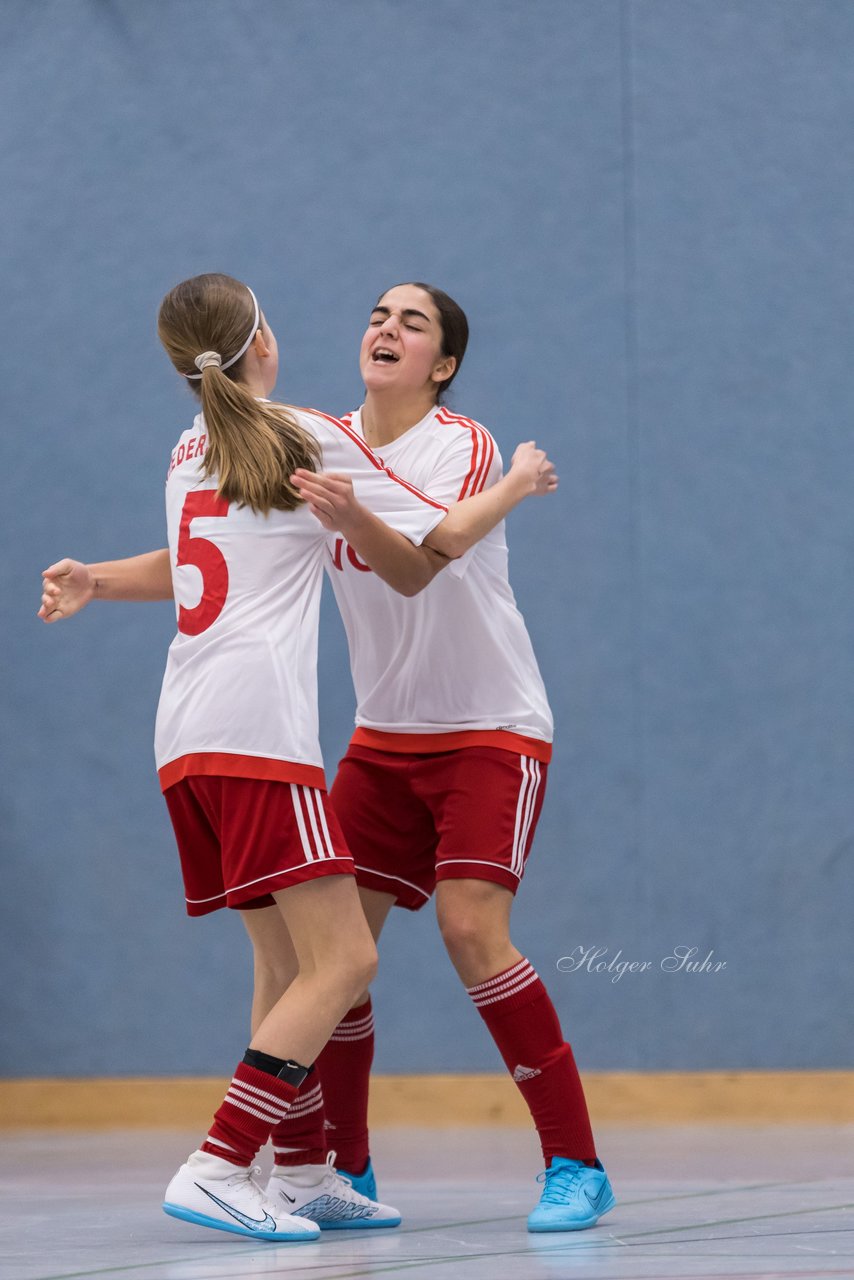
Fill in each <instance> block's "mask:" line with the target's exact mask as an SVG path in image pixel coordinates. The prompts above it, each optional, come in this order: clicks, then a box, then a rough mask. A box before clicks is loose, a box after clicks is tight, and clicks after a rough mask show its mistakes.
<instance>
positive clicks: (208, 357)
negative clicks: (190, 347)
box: [184, 285, 261, 380]
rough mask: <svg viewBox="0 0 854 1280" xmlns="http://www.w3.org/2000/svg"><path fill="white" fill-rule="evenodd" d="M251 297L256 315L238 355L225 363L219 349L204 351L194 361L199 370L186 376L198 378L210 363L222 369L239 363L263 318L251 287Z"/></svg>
mask: <svg viewBox="0 0 854 1280" xmlns="http://www.w3.org/2000/svg"><path fill="white" fill-rule="evenodd" d="M246 288H247V289H249V285H247V286H246ZM249 297H250V298H251V299H252V305H253V306H254V307H255V315H254V317H253V319H252V328H251V329H250V330H249V337H248V338H247V339H246V341H245V342H244V344H243V346H242V347H241V348H240V350H239V351H238V353H237V355H236V356H232V357H231V359H230V360H226V362H225V364H223V363H222V356H221V355H220V354H219V352H218V351H203V352H202V353H201V355H198V356H196V358H195V360H194V362H193V363H194V364H195V366H196V368H197V369H198V370H199V372H198V373H187V374H185V375H184V376H185V377H187V378H191V379H193V380H198V379H199V378H200V377H201V376H202V373H201V371H202V369H207V367H208V365H218V366H219V367H220V369H230V368H231V366H232V365H233V364H237V362H238V360H239V359H240V357H241V356H242V355H245V354H246V352H247V351H248V350H249V347H250V345H251V342H252V339H253V338H254V337H255V334H256V333H257V332H258V321H259V320H260V319H261V311H260V309H259V307H258V299H257V298H256V297H255V294H254V293H253V292H252V290H251V289H249Z"/></svg>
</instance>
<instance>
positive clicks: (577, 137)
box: [0, 0, 854, 1075]
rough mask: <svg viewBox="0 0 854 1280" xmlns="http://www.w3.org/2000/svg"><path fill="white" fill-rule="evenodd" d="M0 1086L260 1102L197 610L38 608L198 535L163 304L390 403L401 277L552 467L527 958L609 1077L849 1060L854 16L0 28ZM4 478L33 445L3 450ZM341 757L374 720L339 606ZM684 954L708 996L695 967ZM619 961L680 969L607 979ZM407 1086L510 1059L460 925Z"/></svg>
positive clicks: (419, 1008)
mask: <svg viewBox="0 0 854 1280" xmlns="http://www.w3.org/2000/svg"><path fill="white" fill-rule="evenodd" d="M3 17H4V24H3V25H4V35H3V42H2V48H0V107H2V110H0V158H1V159H2V172H3V174H4V181H3V188H2V195H0V212H2V219H0V226H2V230H0V235H1V236H2V241H0V254H2V275H0V279H2V286H3V294H4V299H3V302H4V305H3V308H2V318H0V324H2V335H0V374H1V375H2V387H3V399H4V402H5V412H4V430H3V433H2V436H3V439H2V449H3V453H4V462H3V467H4V472H3V473H4V474H5V475H6V477H7V483H6V486H5V494H4V521H3V525H4V529H5V537H6V540H7V545H6V546H5V549H4V554H3V556H2V560H0V573H2V594H3V598H4V601H5V604H4V610H3V631H4V636H3V640H4V649H3V652H4V656H5V661H4V675H5V681H4V684H5V710H4V716H3V740H4V741H3V751H4V758H3V768H2V775H0V776H2V787H3V801H2V827H0V834H1V835H2V841H3V878H4V893H3V894H2V898H0V945H2V949H3V952H4V954H3V957H2V960H3V971H4V974H5V978H4V982H3V989H2V1003H3V1008H2V1010H0V1070H2V1071H3V1072H4V1073H5V1074H7V1075H27V1074H32V1075H50V1074H60V1075H99V1074H121V1073H129V1074H137V1073H152V1074H156V1073H164V1074H171V1073H181V1072H187V1073H223V1072H226V1071H228V1070H229V1069H230V1068H231V1066H232V1065H233V1062H234V1060H235V1057H236V1055H237V1054H238V1053H239V1052H240V1051H241V1050H242V1047H243V1045H244V1044H245V1040H246V1023H247V1012H246V1011H247V1008H248V991H249V957H248V948H247V944H246V942H245V940H244V937H243V934H242V928H241V926H240V923H239V921H238V920H237V919H235V918H233V917H227V916H226V914H225V913H220V914H219V915H217V916H215V917H212V918H209V919H207V920H204V921H188V920H187V919H185V917H184V915H183V906H182V900H181V892H180V885H179V877H178V869H177V859H176V856H175V853H174V850H173V845H172V838H171V833H170V830H169V827H168V823H167V820H166V817H165V809H164V806H163V803H162V799H161V797H160V795H159V793H158V789H157V783H156V779H155V776H154V771H153V761H152V752H151V733H152V726H153V716H154V708H155V704H156V698H157V691H158V685H159V678H160V674H161V670H162V666H163V661H164V653H165V649H166V646H167V644H168V641H169V639H170V636H171V632H172V625H173V616H172V613H171V610H170V608H169V607H168V606H165V605H163V606H159V605H158V606H149V607H144V606H130V605H122V606H113V607H108V606H104V607H98V606H96V607H93V608H91V609H90V610H89V611H88V612H87V613H86V614H84V615H82V616H81V617H80V618H78V619H76V620H75V621H74V622H73V623H69V624H67V625H60V626H55V627H50V628H48V627H44V626H42V625H41V624H40V623H38V622H37V621H36V619H35V616H34V615H35V611H36V609H37V607H38V595H39V571H40V570H41V568H42V567H44V565H45V564H47V563H48V562H50V561H51V560H52V559H55V558H57V557H58V556H59V555H61V554H66V553H68V554H73V555H76V556H78V557H81V558H85V559H99V558H102V557H106V556H110V555H119V554H129V553H132V552H136V551H140V550H144V549H146V548H148V547H151V546H156V545H159V544H160V543H162V541H163V525H164V520H163V512H162V478H163V474H164V470H165V465H166V461H167V458H168V454H169V450H170V448H171V446H172V444H173V442H174V439H175V437H176V436H177V434H178V433H179V432H180V430H182V429H183V427H184V426H185V425H186V423H187V422H188V420H189V417H190V415H191V413H192V411H193V409H192V404H191V401H190V400H189V398H188V397H187V395H186V392H185V391H184V389H183V388H182V387H181V386H180V385H179V384H178V381H177V379H176V378H175V377H174V376H173V374H172V373H171V370H170V368H169V366H168V364H167V362H166V360H165V358H164V356H163V355H162V353H161V351H160V350H159V348H158V346H157V343H156V339H155V336H154V317H155V312H156V307H157V304H158V302H159V299H160V297H161V296H162V294H163V293H164V292H165V291H166V289H168V288H169V287H170V286H171V285H172V284H173V283H175V281H176V280H178V279H180V278H182V277H184V276H187V275H190V274H193V273H195V272H197V271H202V270H224V271H229V272H232V273H233V274H235V275H238V276H240V277H243V278H245V279H247V280H249V281H250V282H251V283H252V284H253V286H254V287H255V288H256V291H257V292H258V293H259V295H260V297H261V300H262V304H263V305H264V307H265V309H266V311H267V314H268V316H269V318H270V320H271V322H272V323H273V325H274V327H275V328H276V329H277V332H278V334H279V339H280V347H281V350H282V356H283V361H282V363H283V376H282V382H281V384H280V391H281V392H282V393H283V394H284V395H286V396H287V397H288V398H290V399H291V400H293V401H295V402H296V403H308V404H314V405H317V406H319V407H322V408H325V409H328V410H331V411H342V412H343V411H344V410H346V409H348V408H351V407H352V406H353V405H354V404H355V403H357V402H358V399H359V394H360V384H359V380H358V370H357V363H356V350H357V342H358V338H359V336H360V334H361V331H362V327H363V324H364V321H365V318H366V315H367V312H368V310H369V307H370V305H371V303H372V302H373V300H374V298H375V297H376V295H377V294H378V293H379V292H380V291H381V289H382V288H384V287H385V286H386V285H388V284H390V283H393V282H395V281H397V280H400V279H412V278H424V279H429V280H435V281H436V282H437V283H439V284H441V285H443V286H444V287H445V288H447V289H448V290H449V291H450V292H451V293H453V294H454V295H455V296H456V297H457V298H459V300H460V301H461V302H462V303H463V305H464V306H465V307H466V309H467V311H468V313H469V317H470V320H471V322H472V328H473V333H474V338H473V342H472V346H471V348H470V353H469V355H468V357H467V361H466V366H465V369H464V372H463V374H462V376H461V378H460V379H459V384H458V389H456V395H455V400H454V401H453V403H454V405H455V407H457V408H458V409H460V410H462V411H464V412H465V413H467V414H470V415H471V416H474V417H477V418H478V419H480V420H481V421H483V422H485V423H486V424H487V425H489V426H490V427H491V428H492V429H493V431H494V432H495V434H496V435H497V437H498V439H499V441H500V443H501V445H502V447H503V448H504V450H505V452H508V451H509V450H510V449H511V447H512V445H513V443H514V442H515V441H517V440H518V439H520V438H527V437H530V436H532V435H533V436H536V437H537V438H538V439H539V440H540V441H541V442H543V443H544V444H546V445H547V447H548V448H549V449H550V451H551V452H552V453H553V455H554V456H555V457H556V458H557V460H558V462H559V465H560V470H561V473H562V486H561V490H560V494H559V496H558V498H557V499H556V500H554V501H551V502H549V503H547V504H546V503H542V504H537V505H533V504H532V505H531V506H530V508H529V509H525V510H523V511H521V512H520V513H518V514H517V515H516V516H515V517H514V518H513V520H512V522H511V527H510V538H511V546H512V571H513V578H514V584H515V587H516V590H517V595H518V598H519V601H520V604H521V606H522V608H523V610H524V612H525V613H526V616H527V618H528V620H529V624H530V627H531V630H532V633H533V636H534V640H535V644H536V647H537V650H538V653H539V655H540V658H541V663H542V667H543V670H544V674H545V676H546V679H547V683H548V685H549V689H550V693H551V695H552V700H553V703H554V708H555V712H556V717H557V726H558V746H557V752H556V758H555V763H554V766H553V771H552V781H551V788H550V794H549V797H548V799H547V803H546V809H545V813H544V817H543V821H542V823H541V828H540V833H539V837H538V841H537V844H536V847H535V853H534V855H533V861H532V864H531V867H530V871H529V877H528V879H527V881H526V883H525V886H524V889H523V892H522V894H521V896H520V898H519V902H518V906H517V908H516V930H515V933H516V940H517V942H518V944H519V945H520V946H521V947H522V949H523V950H524V951H525V952H526V953H527V954H528V955H529V957H530V958H531V960H532V962H533V963H534V964H535V965H536V966H537V967H538V968H539V969H540V971H541V973H542V974H543V976H544V978H545V979H546V981H547V983H548V985H549V987H550V989H551V991H552V994H553V996H554V998H555V1001H556V1003H557V1005H558V1007H559V1009H560V1012H561V1015H562V1017H563V1020H564V1024H565V1027H566V1030H567V1034H568V1035H569V1037H570V1038H571V1039H572V1040H573V1042H574V1045H575V1048H576V1053H577V1056H578V1059H579V1062H580V1063H581V1065H582V1067H584V1068H588V1069H594V1068H598V1069H621V1068H625V1069H635V1068H639V1069H644V1068H648V1069H667V1068H672V1069H682V1068H684V1069H712V1068H751V1067H755V1068H807V1067H828V1068H830V1067H845V1066H851V1064H852V1063H851V1041H852V1035H851V1032H852V1019H851V1012H850V1011H851V1009H852V1008H854V979H853V978H852V967H851V965H850V962H849V959H850V936H851V930H850V921H851V910H852V902H854V884H852V852H854V818H852V764H854V688H852V684H854V680H852V643H854V605H853V604H852V593H851V581H852V568H853V567H854V566H852V545H854V543H853V542H852V539H853V538H854V505H852V502H851V499H850V487H851V476H852V473H854V443H852V430H851V417H852V413H851V410H852V402H854V375H852V360H851V353H852V350H854V341H853V340H854V331H853V330H854V306H852V304H854V288H852V285H854V280H852V262H854V220H852V219H851V217H850V209H851V208H852V206H854V177H852V173H851V165H850V147H851V122H852V118H853V117H852V113H854V80H852V77H851V74H850V66H851V57H852V50H854V8H852V6H851V5H850V4H849V3H847V0H812V3H810V4H804V3H802V2H801V0H740V2H735V0H714V2H712V0H645V2H640V0H638V2H636V3H630V2H628V0H626V2H624V3H619V0H530V3H527V4H524V5H519V4H516V3H511V2H510V0H475V2H472V0H430V3H429V4H423V3H420V2H419V0H360V3H359V4H353V3H352V2H351V0H317V2H316V3H309V2H308V0H306V2H301V0H251V2H249V0H230V2H229V3H225V2H224V0H180V2H178V0H160V2H159V3H155V4H145V5H140V4H136V3H134V2H133V0H112V2H110V0H43V2H42V3H40V4H38V5H33V4H31V3H27V2H26V0H4V5H3ZM7 455H8V456H7ZM324 621H325V624H326V625H325V628H324V636H323V650H322V664H321V665H322V677H323V687H322V709H323V716H324V743H325V750H326V752H327V758H328V761H329V763H330V765H331V764H333V763H334V761H335V759H336V758H337V756H338V754H340V752H341V751H342V750H343V747H344V745H345V743H346V740H347V736H348V729H349V726H350V722H351V717H352V705H353V704H352V693H351V690H350V687H349V683H348V681H347V679H346V677H344V676H343V675H342V670H346V660H345V658H344V650H343V642H342V636H341V631H340V625H339V624H338V622H337V620H336V618H335V615H334V611H333V609H332V607H331V606H329V605H328V602H327V606H326V609H325V614H324ZM678 946H686V947H696V948H697V949H698V959H703V958H704V957H705V956H706V955H707V953H708V952H710V951H712V952H713V953H714V954H713V958H712V959H713V962H717V961H725V962H726V967H725V968H724V969H722V970H720V971H718V972H712V973H709V972H705V973H687V972H684V971H681V972H675V973H669V972H666V971H664V970H662V967H661V962H662V960H664V958H665V957H667V956H668V955H669V954H671V953H672V951H673V949H674V948H675V947H678ZM590 947H599V948H606V949H607V951H606V954H605V955H604V957H603V958H604V959H605V960H606V961H608V960H612V959H614V958H615V955H616V953H617V952H621V953H622V955H621V957H620V958H621V959H623V960H636V961H647V962H649V966H650V967H649V968H648V969H646V970H645V971H644V972H636V973H626V974H625V975H624V976H623V977H622V978H620V979H619V980H618V981H614V980H613V978H614V974H613V972H612V973H611V974H610V975H609V974H607V973H602V972H596V971H591V970H590V969H589V968H587V967H583V968H581V969H580V970H576V971H575V972H566V971H565V970H566V969H567V968H568V967H571V966H569V965H568V964H563V965H562V970H563V971H562V970H561V969H559V968H558V962H559V961H560V960H561V958H562V957H567V956H573V955H578V954H580V953H579V951H578V950H577V949H579V948H580V949H581V950H582V951H583V950H585V949H587V948H590ZM382 950H383V957H384V961H385V965H384V969H383V972H382V974H381V977H380V979H379V981H378V984H377V988H376V1002H377V1009H378V1019H379V1028H380V1030H379V1042H378V1054H377V1067H378V1068H379V1069H381V1070H386V1071H389V1070H391V1071H409V1070H435V1071H442V1070H446V1071H454V1070H491V1069H499V1066H500V1064H499V1061H498V1057H497V1054H496V1053H495V1050H494V1047H493V1046H492V1044H491V1042H490V1041H489V1040H488V1039H487V1037H486V1035H485V1033H484V1030H483V1028H482V1026H481V1023H480V1019H479V1018H478V1017H477V1015H476V1013H475V1012H474V1011H473V1010H472V1009H471V1007H470V1005H469V1002H468V999H467V997H466V996H465V995H464V993H463V992H462V990H461V989H460V988H459V986H458V984H457V981H456V979H455V977H454V976H453V973H452V971H451V969H450V965H449V963H448V962H447V960H446V958H445V957H444V954H443V952H442V949H441V947H440V945H439V944H438V942H437V936H436V928H435V921H434V919H433V917H432V914H431V912H430V911H425V912H422V913H421V915H420V916H419V917H412V916H410V915H409V914H408V913H395V918H394V920H393V922H392V924H391V926H390V927H389V930H388V933H387V936H386V938H385V940H384V944H383V949H382Z"/></svg>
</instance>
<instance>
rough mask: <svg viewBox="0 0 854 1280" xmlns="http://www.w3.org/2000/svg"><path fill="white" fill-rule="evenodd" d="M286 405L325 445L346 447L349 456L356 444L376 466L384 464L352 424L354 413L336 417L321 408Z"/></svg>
mask: <svg viewBox="0 0 854 1280" xmlns="http://www.w3.org/2000/svg"><path fill="white" fill-rule="evenodd" d="M285 407H286V408H287V409H288V410H289V411H290V412H291V413H292V414H293V415H294V417H295V418H296V419H297V421H298V422H299V423H300V424H301V425H302V426H303V427H305V429H306V430H307V431H311V432H312V434H313V435H315V436H316V437H317V439H318V440H319V441H320V443H321V444H322V445H323V446H325V447H329V446H333V447H337V448H338V449H339V450H340V449H344V450H345V451H346V453H345V457H347V458H349V457H351V456H352V454H353V446H355V447H356V448H357V449H358V450H359V453H361V454H363V455H364V457H365V458H367V459H368V460H369V461H370V462H371V463H372V464H373V465H374V466H376V467H381V465H382V464H381V463H380V462H379V460H378V458H377V457H376V455H375V454H374V452H373V450H372V449H371V448H370V447H369V446H368V445H367V444H366V443H365V441H364V439H363V438H362V436H361V435H360V434H359V433H358V431H356V430H355V428H354V427H353V426H352V425H351V420H352V417H353V415H352V414H350V413H348V414H345V415H344V417H343V418H335V417H333V415H332V414H331V413H324V412H323V411H322V410H320V409H303V408H300V407H298V406H297V405H292V404H289V405H286V406H285ZM357 456H358V455H357Z"/></svg>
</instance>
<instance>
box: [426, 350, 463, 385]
mask: <svg viewBox="0 0 854 1280" xmlns="http://www.w3.org/2000/svg"><path fill="white" fill-rule="evenodd" d="M456 367H457V357H456V356H445V358H444V360H440V361H439V363H438V364H437V365H435V366H434V368H433V372H432V373H431V374H430V378H431V379H432V381H433V382H444V381H445V379H446V378H450V377H451V376H452V375H453V372H454V370H455V369H456Z"/></svg>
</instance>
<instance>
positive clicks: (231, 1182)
mask: <svg viewBox="0 0 854 1280" xmlns="http://www.w3.org/2000/svg"><path fill="white" fill-rule="evenodd" d="M262 1172H263V1170H262V1169H261V1166H260V1164H254V1165H252V1167H251V1169H240V1170H238V1172H237V1173H235V1174H234V1176H233V1177H231V1178H229V1179H228V1186H230V1187H233V1186H244V1187H246V1186H248V1187H251V1188H252V1190H253V1191H254V1193H255V1196H256V1197H257V1199H258V1200H259V1201H262V1202H263V1203H265V1204H266V1203H267V1196H266V1194H265V1192H264V1188H263V1187H262V1186H261V1184H260V1182H258V1181H256V1179H258V1178H260V1177H261V1174H262Z"/></svg>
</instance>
